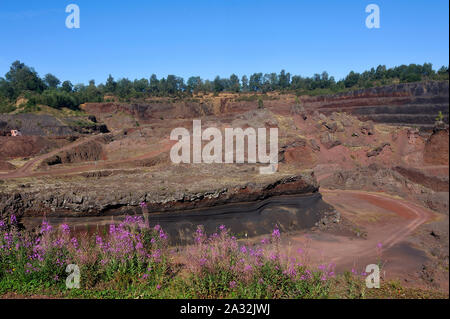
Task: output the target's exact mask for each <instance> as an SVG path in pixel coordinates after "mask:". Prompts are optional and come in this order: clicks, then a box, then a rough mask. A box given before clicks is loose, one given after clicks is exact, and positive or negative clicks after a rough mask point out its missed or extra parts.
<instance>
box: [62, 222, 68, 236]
mask: <svg viewBox="0 0 450 319" xmlns="http://www.w3.org/2000/svg"><path fill="white" fill-rule="evenodd" d="M61 229H62V231H63V233H64V234H69V233H70V227H69V225H67V224H61Z"/></svg>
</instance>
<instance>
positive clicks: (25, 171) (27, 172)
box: [0, 135, 172, 179]
mask: <svg viewBox="0 0 450 319" xmlns="http://www.w3.org/2000/svg"><path fill="white" fill-rule="evenodd" d="M96 137H97V136H96V135H95V136H91V137H88V138H81V139H79V140H77V141H76V142H73V143H71V144H69V145H66V146H64V147H62V148H59V149H56V150H53V151H51V152H49V153H47V154H44V155H41V156H38V157H35V158H33V159H31V160H29V161H28V162H26V163H25V164H24V165H23V166H21V167H20V168H18V169H17V170H15V171H13V172H10V173H0V178H2V179H12V178H25V177H35V176H45V175H61V174H71V173H77V172H84V171H88V170H91V169H99V168H102V167H104V166H107V165H114V164H124V163H129V162H133V161H138V160H144V159H148V158H152V157H155V156H157V155H159V154H161V153H163V152H166V151H169V150H170V147H171V146H172V143H169V142H168V141H163V142H162V143H161V147H160V148H158V149H157V150H155V151H151V152H148V153H145V154H142V155H139V156H135V157H130V158H127V159H123V160H116V161H107V162H103V163H90V164H87V165H82V166H77V167H70V168H61V169H52V170H49V171H41V172H36V171H34V167H35V166H37V165H38V164H39V163H40V162H42V161H44V160H46V159H48V158H50V157H52V156H54V155H56V154H58V153H60V152H63V151H67V150H70V149H72V148H74V147H77V146H79V145H81V144H83V143H86V142H88V141H90V140H93V139H95V138H96Z"/></svg>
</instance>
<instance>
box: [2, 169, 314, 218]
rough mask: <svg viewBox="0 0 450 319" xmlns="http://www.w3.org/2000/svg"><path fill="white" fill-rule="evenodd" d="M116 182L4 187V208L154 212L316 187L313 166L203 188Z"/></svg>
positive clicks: (39, 212)
mask: <svg viewBox="0 0 450 319" xmlns="http://www.w3.org/2000/svg"><path fill="white" fill-rule="evenodd" d="M116 186H117V188H114V189H109V190H108V191H105V189H104V188H95V187H89V186H86V187H85V188H80V187H78V188H76V189H74V188H73V187H71V186H70V185H68V186H67V187H57V186H56V185H53V186H45V187H31V186H30V185H22V186H20V187H19V188H18V189H17V188H16V189H15V190H14V191H13V190H10V191H6V190H3V191H0V212H1V213H2V216H3V217H4V215H5V214H6V215H8V214H17V215H19V216H43V214H44V213H46V214H47V216H104V215H116V214H124V213H134V212H140V208H139V204H140V203H141V202H146V203H147V205H148V209H149V211H150V212H167V211H179V210H185V209H194V208H202V207H212V206H217V205H224V204H229V203H239V202H251V201H256V200H263V199H266V198H269V197H272V196H278V195H293V194H298V195H300V194H313V193H317V192H318V183H317V181H316V179H315V177H314V174H313V173H312V172H305V173H302V174H300V175H295V176H287V177H282V178H279V179H277V180H275V181H273V182H270V183H247V184H242V185H240V184H238V185H234V186H230V187H225V188H219V189H213V190H209V191H202V192H189V191H186V192H181V191H176V192H172V193H162V192H158V191H145V189H144V190H140V191H132V190H131V189H130V188H124V187H121V188H120V187H119V186H120V185H116Z"/></svg>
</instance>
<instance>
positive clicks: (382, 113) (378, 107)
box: [302, 81, 449, 127]
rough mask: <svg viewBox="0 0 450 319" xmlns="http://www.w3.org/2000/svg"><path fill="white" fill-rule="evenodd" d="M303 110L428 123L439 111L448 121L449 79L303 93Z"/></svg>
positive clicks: (411, 122)
mask: <svg viewBox="0 0 450 319" xmlns="http://www.w3.org/2000/svg"><path fill="white" fill-rule="evenodd" d="M302 103H303V105H304V106H305V108H306V109H307V110H310V111H314V110H318V111H320V112H322V113H325V114H331V113H332V112H347V113H352V114H354V115H356V116H358V117H359V118H360V119H362V120H372V121H374V122H379V123H388V124H408V125H419V126H422V127H431V126H432V125H433V124H434V122H435V120H436V117H437V115H438V114H439V112H442V114H443V115H444V121H445V122H447V123H448V112H449V107H448V105H449V83H448V81H430V82H420V83H408V84H397V85H389V86H382V87H376V88H370V89H361V90H356V91H351V92H346V93H339V94H335V95H328V96H317V97H304V98H302Z"/></svg>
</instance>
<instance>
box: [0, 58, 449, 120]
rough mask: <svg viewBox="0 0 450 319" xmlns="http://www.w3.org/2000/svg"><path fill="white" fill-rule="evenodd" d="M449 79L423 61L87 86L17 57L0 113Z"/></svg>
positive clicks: (1, 88) (3, 87)
mask: <svg viewBox="0 0 450 319" xmlns="http://www.w3.org/2000/svg"><path fill="white" fill-rule="evenodd" d="M448 79H449V71H448V67H445V66H443V67H441V68H440V69H439V70H433V68H432V65H431V64H430V63H424V64H423V65H419V64H410V65H400V66H397V67H393V68H386V66H384V65H379V66H378V67H376V68H371V69H370V70H368V71H364V72H362V73H357V72H353V71H351V72H350V73H349V74H348V75H347V76H346V77H345V78H343V79H341V80H339V81H336V80H335V78H334V77H333V76H329V75H328V73H327V72H325V71H324V72H322V73H321V74H315V75H314V76H313V77H302V76H299V75H291V74H290V73H289V72H286V71H285V70H281V72H280V73H279V74H277V73H266V74H263V73H254V74H252V75H250V78H248V77H247V76H246V75H244V76H242V78H241V79H239V77H238V76H237V75H235V74H232V75H231V76H230V77H229V78H221V77H219V76H217V77H216V78H215V79H214V80H213V81H210V80H203V79H201V78H200V77H199V76H192V77H190V78H189V79H188V80H187V81H186V82H185V81H184V79H183V78H181V77H178V76H175V75H168V76H167V77H166V78H162V79H158V78H157V76H156V75H155V74H152V75H151V76H150V78H148V79H147V78H142V79H135V80H134V81H131V80H129V79H127V78H122V79H119V80H117V81H116V80H114V78H113V77H112V76H111V75H109V77H108V79H107V80H106V82H105V83H104V84H103V83H102V84H98V85H96V84H95V81H94V80H91V81H89V84H88V85H84V84H76V85H73V84H72V83H71V82H70V81H67V80H66V81H63V82H61V81H60V80H59V79H58V78H57V77H56V76H54V75H52V74H46V75H45V76H44V78H41V77H39V75H38V73H37V72H36V71H35V70H34V69H33V68H31V67H29V66H27V65H25V64H24V63H21V62H20V61H15V62H14V63H12V65H11V68H10V70H9V72H7V73H6V74H5V77H4V78H0V111H1V112H2V113H3V112H8V111H11V110H12V106H13V105H14V104H15V102H16V100H17V98H19V97H24V98H26V99H28V100H29V102H30V103H31V104H32V105H38V104H42V105H48V106H51V107H53V108H57V109H59V108H62V107H67V108H72V109H76V108H77V107H78V106H79V105H80V104H82V103H85V102H103V98H104V96H105V95H114V96H115V97H117V98H118V99H119V101H128V102H130V101H131V100H132V99H140V98H145V97H150V96H156V97H180V98H189V97H191V96H192V94H196V93H200V92H203V93H214V94H215V95H217V94H218V93H220V92H235V93H238V92H254V93H267V92H273V91H280V92H294V93H296V94H297V95H302V94H309V95H323V94H333V93H337V92H345V91H349V90H354V89H361V88H370V87H375V86H380V85H388V84H393V83H408V82H416V81H426V80H448ZM61 83H62V84H61ZM250 98H251V97H250ZM255 99H256V98H255Z"/></svg>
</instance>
